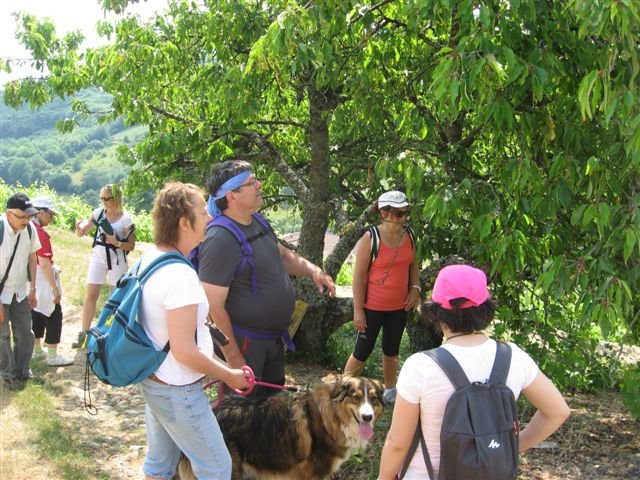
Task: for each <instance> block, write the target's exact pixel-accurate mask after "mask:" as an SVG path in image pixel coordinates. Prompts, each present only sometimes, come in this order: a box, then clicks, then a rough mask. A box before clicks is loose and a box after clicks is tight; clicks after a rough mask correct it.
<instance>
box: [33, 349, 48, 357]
mask: <svg viewBox="0 0 640 480" xmlns="http://www.w3.org/2000/svg"><path fill="white" fill-rule="evenodd" d="M46 356H47V352H46V351H45V350H42V351H41V352H36V351H35V350H34V351H33V353H32V354H31V358H34V359H35V358H46Z"/></svg>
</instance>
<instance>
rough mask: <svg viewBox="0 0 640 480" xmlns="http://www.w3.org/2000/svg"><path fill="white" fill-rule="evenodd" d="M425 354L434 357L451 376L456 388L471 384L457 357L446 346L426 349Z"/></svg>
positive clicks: (450, 378)
mask: <svg viewBox="0 0 640 480" xmlns="http://www.w3.org/2000/svg"><path fill="white" fill-rule="evenodd" d="M422 353H424V354H425V355H427V356H428V357H430V358H431V359H433V361H434V362H436V364H437V365H438V366H439V367H440V368H441V369H442V371H443V372H444V373H445V374H446V375H447V377H449V380H450V381H451V383H452V384H453V386H454V388H455V389H456V390H458V389H460V388H462V387H465V386H467V385H470V382H469V379H468V378H467V375H466V374H465V373H464V370H462V367H461V366H460V364H459V363H458V361H457V360H456V358H455V357H454V356H453V355H452V354H451V353H449V351H448V350H447V349H446V348H442V347H438V348H434V349H432V350H426V351H424V352H422Z"/></svg>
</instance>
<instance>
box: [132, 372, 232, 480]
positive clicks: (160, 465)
mask: <svg viewBox="0 0 640 480" xmlns="http://www.w3.org/2000/svg"><path fill="white" fill-rule="evenodd" d="M140 390H141V392H142V395H143V396H144V399H145V401H146V404H147V405H146V407H145V421H146V424H147V445H148V448H147V456H146V458H145V460H144V467H143V470H144V473H145V474H146V475H149V476H152V477H158V478H166V479H171V478H173V476H174V475H175V474H176V468H177V466H178V462H179V461H180V452H182V453H184V454H185V455H186V457H187V458H188V459H189V460H190V462H191V468H192V469H193V473H194V475H195V476H196V478H198V479H200V480H229V479H230V478H231V455H230V454H229V450H227V447H226V445H225V443H224V439H223V437H222V432H221V431H220V427H219V426H218V422H217V420H216V417H215V416H214V415H213V412H212V411H211V405H210V404H209V400H208V399H207V396H206V395H205V393H204V390H203V389H202V382H197V383H194V384H191V385H185V386H173V385H163V384H160V383H157V382H154V381H153V380H149V379H146V380H143V381H142V382H140Z"/></svg>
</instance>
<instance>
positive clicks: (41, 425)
mask: <svg viewBox="0 0 640 480" xmlns="http://www.w3.org/2000/svg"><path fill="white" fill-rule="evenodd" d="M59 393H60V392H59V391H58V389H57V388H56V387H51V388H50V387H49V386H48V384H46V383H45V384H43V385H39V384H36V383H32V382H30V383H28V384H27V386H26V388H25V389H24V390H22V391H20V392H18V393H16V394H14V396H13V402H14V403H15V405H16V407H17V409H18V411H19V412H20V419H21V421H22V422H23V424H24V426H25V428H26V430H27V431H28V436H29V439H30V441H31V442H33V443H34V444H35V446H36V447H37V450H38V451H39V452H46V458H47V461H48V462H49V465H50V466H51V467H52V469H53V470H54V471H55V472H56V473H57V476H59V478H64V479H69V480H76V479H77V480H80V479H86V478H96V479H105V480H106V479H109V478H110V476H109V474H108V472H104V471H101V469H99V468H96V464H95V462H94V461H93V458H92V455H91V450H90V449H89V448H88V447H87V446H86V445H83V444H82V443H81V442H80V441H79V438H78V437H77V436H76V435H75V432H76V429H77V425H76V422H77V421H78V420H76V421H71V422H69V421H67V420H64V421H63V419H62V418H61V417H60V416H58V415H57V414H56V411H57V410H58V408H59V404H60V398H59V396H58V395H59ZM19 473H20V472H15V473H14V475H13V476H12V475H9V476H5V477H4V478H20V475H19Z"/></svg>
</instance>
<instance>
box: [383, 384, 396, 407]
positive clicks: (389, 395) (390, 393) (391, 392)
mask: <svg viewBox="0 0 640 480" xmlns="http://www.w3.org/2000/svg"><path fill="white" fill-rule="evenodd" d="M397 393H398V390H396V387H393V388H385V389H384V393H383V394H382V399H383V400H384V402H385V403H386V404H388V405H392V404H394V403H395V401H396V395H397Z"/></svg>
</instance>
